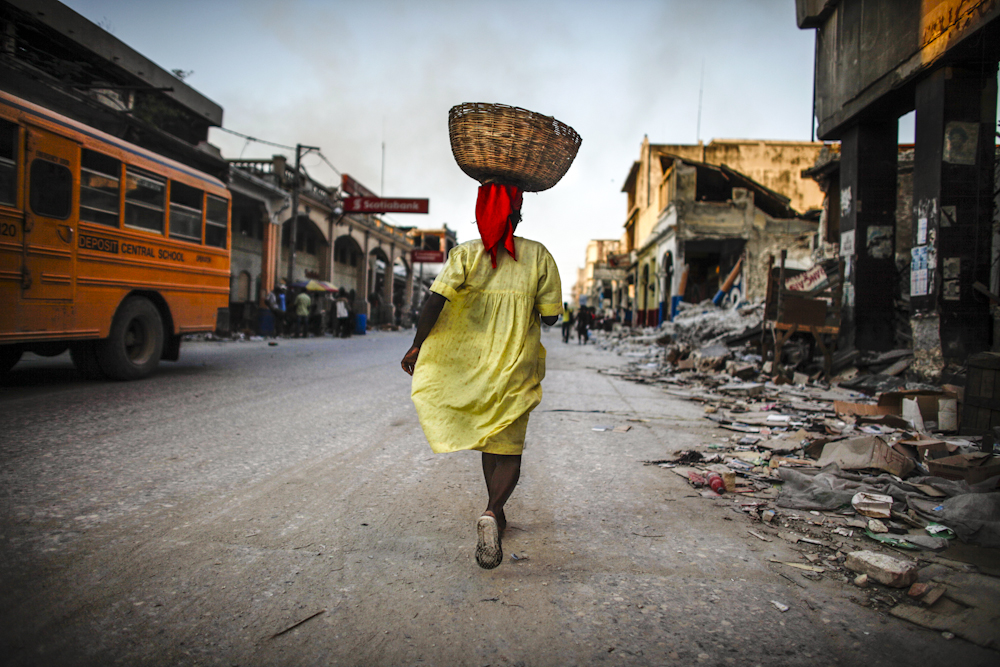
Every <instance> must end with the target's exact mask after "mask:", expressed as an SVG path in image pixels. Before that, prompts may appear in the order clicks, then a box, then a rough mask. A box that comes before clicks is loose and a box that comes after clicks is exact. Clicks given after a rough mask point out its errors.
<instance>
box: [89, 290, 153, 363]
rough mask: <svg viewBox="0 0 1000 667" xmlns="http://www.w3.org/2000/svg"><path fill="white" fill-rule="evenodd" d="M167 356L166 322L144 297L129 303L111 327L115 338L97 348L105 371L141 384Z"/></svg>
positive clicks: (119, 311) (116, 315)
mask: <svg viewBox="0 0 1000 667" xmlns="http://www.w3.org/2000/svg"><path fill="white" fill-rule="evenodd" d="M162 353H163V322H162V320H161V319H160V313H159V311H157V310H156V307H155V306H154V305H153V304H152V303H150V302H149V301H148V300H147V299H143V298H142V297H131V298H129V299H126V301H125V303H123V304H122V305H121V307H120V308H119V309H118V312H117V313H116V314H115V319H114V321H113V322H112V323H111V335H109V336H108V337H107V338H106V339H104V340H102V341H100V342H99V343H98V344H97V360H98V362H100V365H101V370H103V371H104V372H105V373H106V374H107V375H108V377H110V378H113V379H115V380H138V379H139V378H142V377H145V376H147V375H149V374H150V373H152V372H153V369H155V368H156V365H157V364H159V363H160V355H161V354H162Z"/></svg>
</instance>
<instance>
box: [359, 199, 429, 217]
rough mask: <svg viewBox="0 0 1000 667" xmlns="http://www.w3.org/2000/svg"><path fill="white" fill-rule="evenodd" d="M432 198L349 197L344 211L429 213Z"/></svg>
mask: <svg viewBox="0 0 1000 667" xmlns="http://www.w3.org/2000/svg"><path fill="white" fill-rule="evenodd" d="M429 210H430V200H427V199H388V198H382V197H347V198H346V199H344V213H427V212H428V211H429Z"/></svg>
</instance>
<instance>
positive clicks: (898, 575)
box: [844, 551, 917, 588]
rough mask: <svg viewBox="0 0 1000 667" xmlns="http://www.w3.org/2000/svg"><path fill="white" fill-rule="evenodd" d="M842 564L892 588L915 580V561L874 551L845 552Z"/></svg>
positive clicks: (903, 586) (905, 585)
mask: <svg viewBox="0 0 1000 667" xmlns="http://www.w3.org/2000/svg"><path fill="white" fill-rule="evenodd" d="M844 566H845V567H847V569H848V570H851V571H853V572H858V573H860V574H867V575H868V578H869V579H873V580H875V581H877V582H879V583H880V584H885V585H886V586H891V587H892V588H906V587H908V586H909V585H910V584H912V583H913V582H915V581H916V580H917V564H916V563H914V562H912V561H908V560H902V559H899V558H893V557H892V556H886V555H885V554H880V553H877V552H875V551H853V552H851V553H849V554H847V560H846V561H845V562H844Z"/></svg>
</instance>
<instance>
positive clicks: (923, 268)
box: [910, 245, 930, 296]
mask: <svg viewBox="0 0 1000 667" xmlns="http://www.w3.org/2000/svg"><path fill="white" fill-rule="evenodd" d="M928 273H929V272H928V268H927V246H925V245H924V246H918V247H916V248H913V249H911V250H910V296H927V295H928V294H930V291H929V287H928Z"/></svg>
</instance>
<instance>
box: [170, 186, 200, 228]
mask: <svg viewBox="0 0 1000 667" xmlns="http://www.w3.org/2000/svg"><path fill="white" fill-rule="evenodd" d="M204 198H205V193H204V192H202V191H201V190H199V189H198V188H192V187H191V186H190V185H184V184H183V183H178V182H177V181H170V238H172V239H183V240H185V241H194V242H195V243H201V206H202V200H203V199H204Z"/></svg>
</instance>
